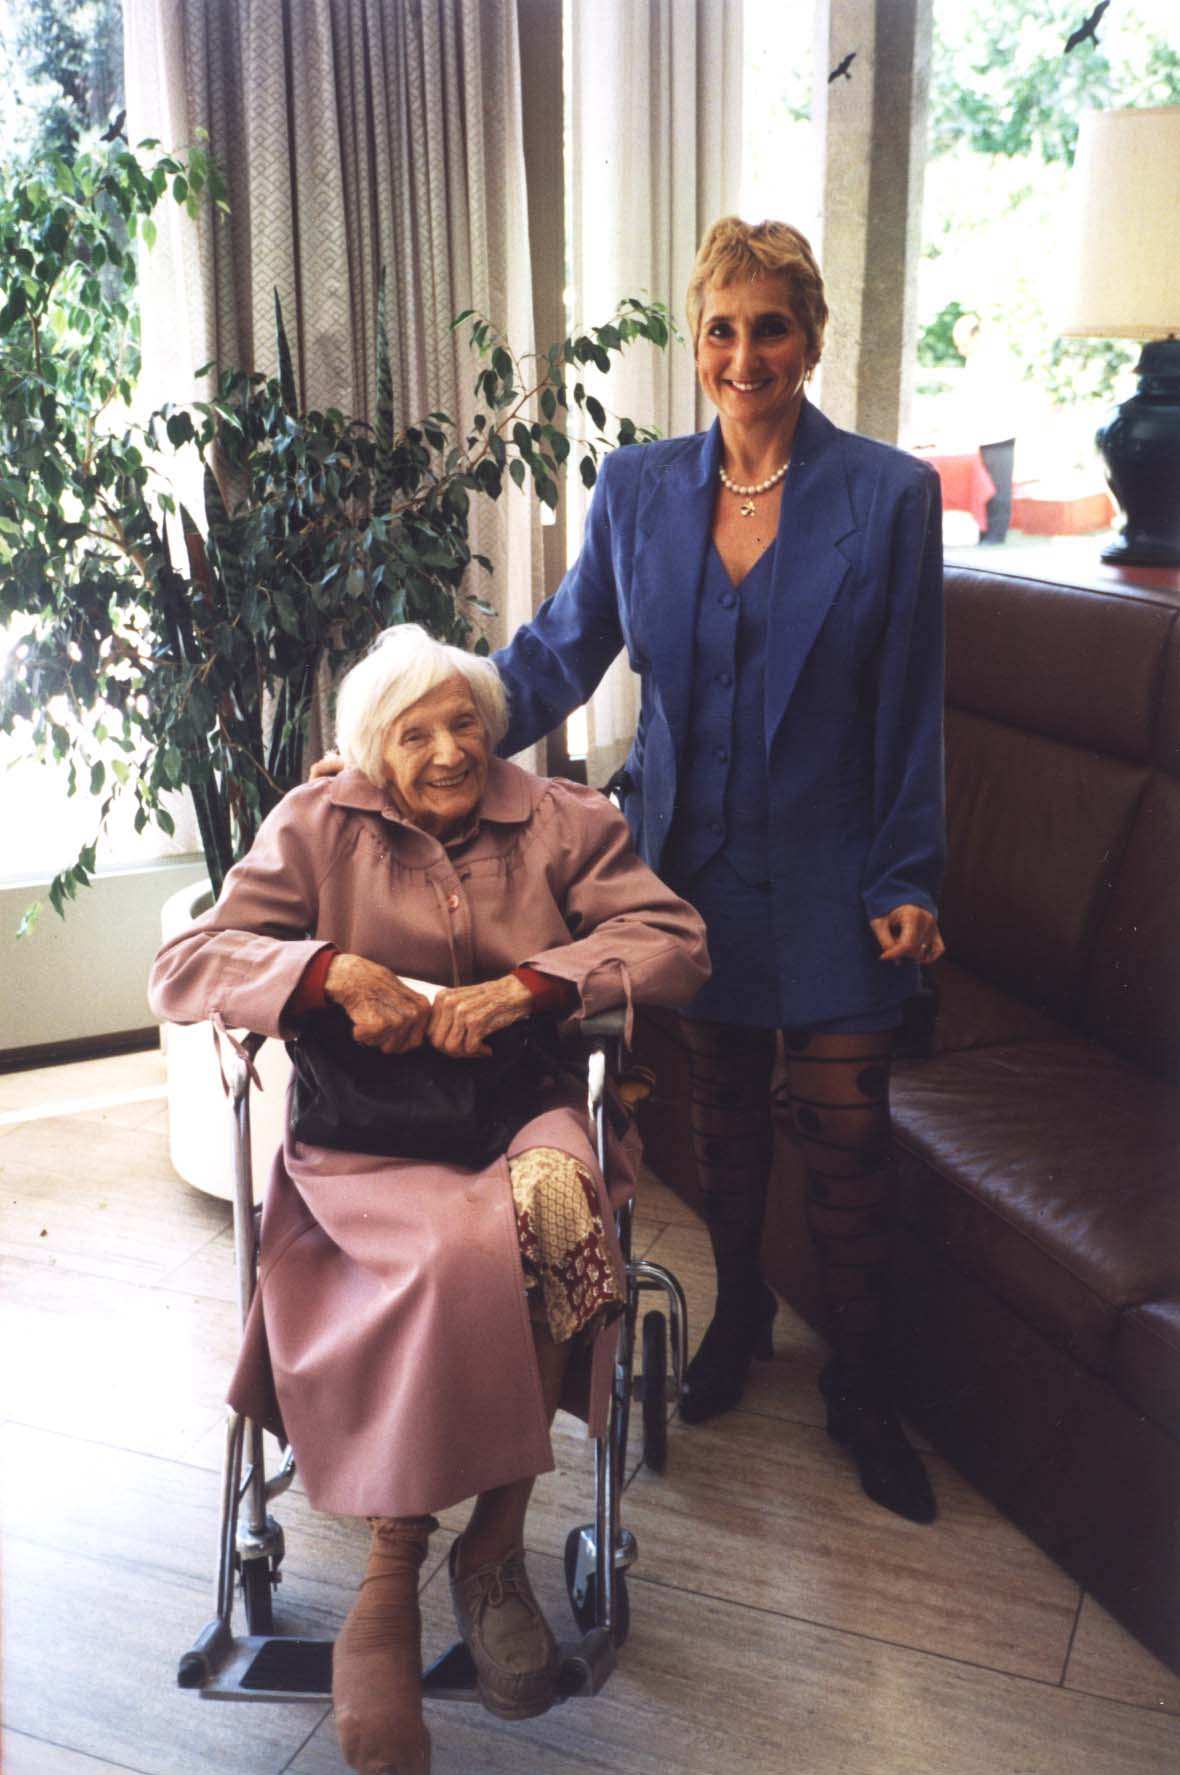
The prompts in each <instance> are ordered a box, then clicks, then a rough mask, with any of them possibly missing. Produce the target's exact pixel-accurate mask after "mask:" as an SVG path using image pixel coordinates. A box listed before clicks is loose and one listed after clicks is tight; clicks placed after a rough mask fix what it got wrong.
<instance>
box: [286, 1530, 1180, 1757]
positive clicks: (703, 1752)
mask: <svg viewBox="0 0 1180 1775" xmlns="http://www.w3.org/2000/svg"><path fill="white" fill-rule="evenodd" d="M530 1569H531V1571H532V1575H533V1582H534V1585H535V1586H536V1588H537V1591H538V1594H539V1596H540V1599H541V1601H542V1604H543V1606H544V1607H545V1609H546V1612H547V1613H548V1614H549V1617H550V1619H551V1620H552V1622H553V1624H554V1627H555V1629H556V1630H557V1631H558V1633H559V1634H561V1633H562V1632H563V1631H566V1630H568V1629H569V1619H568V1613H567V1612H566V1610H565V1605H564V1584H563V1581H562V1576H561V1572H560V1568H559V1566H558V1564H557V1562H556V1561H554V1560H542V1559H539V1558H535V1557H534V1558H532V1559H531V1560H530ZM631 1605H632V1617H631V1618H632V1631H631V1638H630V1640H629V1641H628V1643H627V1645H626V1646H625V1647H624V1648H623V1649H622V1651H621V1653H620V1657H619V1665H618V1669H617V1670H616V1671H615V1673H614V1675H613V1676H612V1677H611V1678H610V1680H609V1682H608V1684H607V1686H606V1687H605V1688H604V1689H603V1690H602V1692H601V1693H600V1694H599V1695H598V1696H596V1697H595V1698H594V1699H592V1700H580V1701H571V1702H568V1703H567V1704H566V1705H565V1706H563V1707H558V1708H554V1709H552V1710H551V1711H550V1712H549V1713H548V1714H546V1715H544V1716H543V1717H542V1718H541V1719H538V1720H529V1721H525V1722H522V1723H520V1724H507V1723H505V1722H503V1721H500V1720H496V1719H493V1718H492V1717H491V1716H490V1715H488V1714H486V1713H484V1712H482V1711H481V1710H479V1709H477V1708H475V1707H471V1706H468V1705H463V1704H459V1705H455V1704H451V1705H443V1704H436V1705H434V1706H429V1707H428V1709H427V1717H428V1722H429V1725H430V1728H431V1732H432V1735H433V1740H434V1762H433V1775H477V1772H478V1775H588V1772H594V1775H784V1771H798V1772H799V1775H997V1772H999V1771H1002V1772H1003V1775H1077V1772H1078V1771H1079V1770H1084V1771H1085V1772H1086V1775H1163V1772H1164V1771H1165V1770H1166V1769H1169V1768H1170V1767H1171V1766H1173V1763H1174V1759H1175V1757H1176V1756H1177V1754H1178V1753H1180V1726H1178V1724H1177V1722H1176V1721H1175V1720H1172V1719H1170V1718H1166V1717H1153V1716H1152V1715H1151V1714H1149V1713H1145V1712H1141V1711H1131V1710H1118V1711H1116V1710H1114V1709H1112V1708H1111V1707H1110V1706H1109V1705H1108V1704H1104V1703H1101V1702H1096V1701H1093V1700H1091V1699H1090V1698H1089V1697H1084V1696H1077V1695H1068V1694H1066V1693H1065V1692H1064V1691H1062V1690H1060V1689H1056V1688H1052V1687H1045V1686H1043V1685H1041V1684H1038V1683H1034V1682H1029V1681H1024V1680H1021V1679H1018V1678H1013V1677H1005V1676H1000V1675H997V1674H996V1673H994V1672H991V1671H985V1670H978V1669H975V1668H972V1667H970V1666H965V1665H961V1664H956V1663H955V1662H953V1661H952V1660H950V1659H947V1658H936V1657H928V1656H925V1655H923V1654H920V1653H916V1652H910V1651H905V1650H902V1649H900V1648H898V1647H895V1646H889V1645H882V1644H880V1643H878V1642H875V1641H873V1640H871V1639H866V1638H864V1637H861V1636H858V1635H856V1634H851V1633H839V1632H833V1631H831V1630H829V1629H824V1628H819V1627H814V1626H811V1625H809V1624H807V1623H803V1622H798V1621H789V1620H785V1619H783V1618H781V1617H776V1616H773V1615H761V1614H757V1613H754V1612H752V1611H750V1610H748V1609H744V1608H741V1607H739V1606H736V1605H734V1604H730V1603H724V1602H719V1601H717V1600H715V1599H713V1598H709V1597H705V1596H694V1595H689V1594H686V1593H683V1592H660V1590H659V1589H658V1587H656V1586H654V1585H651V1584H647V1583H644V1582H642V1581H640V1580H638V1579H635V1580H633V1581H632V1585H631ZM424 1615H425V1637H426V1640H427V1644H428V1646H430V1647H431V1649H441V1647H442V1646H443V1645H444V1644H445V1643H447V1642H448V1640H449V1638H450V1637H451V1627H450V1623H449V1607H448V1603H447V1599H446V1595H445V1585H444V1583H443V1581H442V1579H441V1577H440V1578H436V1579H435V1580H434V1582H433V1583H432V1584H431V1585H430V1586H429V1587H428V1588H427V1590H426V1593H425V1598H424ZM343 1770H344V1765H343V1763H342V1761H341V1759H340V1755H339V1752H338V1750H337V1747H336V1743H335V1734H334V1731H333V1728H332V1722H331V1720H326V1721H325V1722H324V1723H323V1724H322V1725H321V1726H320V1727H319V1728H318V1729H317V1731H316V1732H315V1734H314V1736H313V1737H312V1738H311V1740H310V1741H309V1743H308V1744H307V1745H306V1746H305V1747H304V1749H302V1750H301V1751H300V1752H299V1754H298V1755H297V1756H296V1757H295V1759H294V1761H293V1763H292V1765H291V1775H343Z"/></svg>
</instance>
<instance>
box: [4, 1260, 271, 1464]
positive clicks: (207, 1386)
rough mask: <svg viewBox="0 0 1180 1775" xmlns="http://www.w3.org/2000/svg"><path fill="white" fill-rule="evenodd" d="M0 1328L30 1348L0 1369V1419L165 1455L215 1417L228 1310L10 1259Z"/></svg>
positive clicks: (231, 1324) (233, 1340)
mask: <svg viewBox="0 0 1180 1775" xmlns="http://www.w3.org/2000/svg"><path fill="white" fill-rule="evenodd" d="M0 1332H2V1336H3V1343H4V1347H5V1348H6V1349H10V1350H11V1349H17V1350H24V1351H28V1352H35V1353H36V1354H35V1360H29V1361H23V1362H11V1361H10V1362H8V1363H6V1364H5V1365H4V1366H3V1369H2V1370H0V1401H2V1406H0V1409H2V1412H3V1415H4V1416H5V1417H6V1418H10V1419H12V1420H13V1421H14V1422H16V1423H22V1424H30V1425H34V1426H38V1427H41V1428H44V1429H52V1428H56V1427H63V1426H65V1427H68V1428H69V1429H70V1431H71V1432H72V1433H73V1434H75V1435H77V1436H79V1437H81V1438H83V1439H85V1440H88V1441H92V1442H102V1443H107V1444H113V1445H117V1446H120V1447H125V1448H132V1449H136V1450H139V1451H142V1452H143V1453H147V1454H158V1455H167V1456H176V1455H180V1454H182V1453H183V1452H184V1451H185V1449H186V1448H187V1447H189V1446H190V1445H191V1444H192V1443H193V1442H195V1441H196V1439H197V1438H198V1437H199V1436H201V1435H202V1434H203V1433H204V1432H205V1431H207V1430H208V1429H209V1428H210V1426H211V1425H213V1424H215V1423H217V1422H218V1421H219V1420H220V1419H221V1417H222V1414H223V1411H224V1405H223V1401H224V1398H225V1386H226V1381H227V1379H228V1376H229V1374H230V1370H231V1367H232V1364H233V1361H234V1358H235V1356H236V1354H237V1346H238V1332H237V1319H236V1314H235V1312H234V1309H233V1308H232V1307H230V1306H229V1305H228V1304H227V1303H224V1302H221V1301H213V1300H208V1299H204V1298H202V1297H201V1296H199V1295H187V1294H181V1293H178V1292H176V1291H174V1290H169V1289H164V1288H151V1287H143V1286H136V1285H132V1284H129V1283H127V1282H125V1281H121V1280H114V1279H111V1278H109V1277H102V1276H83V1275H80V1274H78V1273H77V1272H74V1271H71V1270H69V1269H67V1268H65V1267H64V1266H63V1265H60V1264H59V1265H50V1264H44V1263H35V1262H30V1261H27V1260H23V1259H20V1258H12V1257H5V1258H0Z"/></svg>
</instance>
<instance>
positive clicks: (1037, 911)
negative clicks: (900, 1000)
mask: <svg viewBox="0 0 1180 1775" xmlns="http://www.w3.org/2000/svg"><path fill="white" fill-rule="evenodd" d="M1141 577H1148V578H1150V577H1155V578H1156V579H1157V580H1158V581H1162V582H1163V583H1162V584H1160V585H1158V586H1157V588H1156V589H1151V588H1150V587H1145V586H1142V585H1141V586H1128V585H1120V584H1117V583H1111V584H1109V585H1104V586H1102V587H1101V589H1099V588H1098V587H1092V588H1090V589H1074V588H1070V587H1066V586H1061V585H1055V584H1048V583H1045V582H1042V581H1037V580H1030V579H1019V578H1014V577H1007V576H1004V575H1003V574H1000V573H993V572H986V573H985V572H973V571H966V570H962V569H958V570H948V573H947V578H946V589H947V621H948V674H947V772H948V776H947V783H948V814H949V832H950V860H949V867H948V872H947V880H946V887H945V893H944V899H943V930H944V934H945V936H946V941H947V949H948V959H947V960H946V961H945V962H943V963H941V964H940V965H939V967H938V968H937V969H936V970H935V976H936V979H937V983H938V987H939V993H940V1001H941V1002H940V1015H939V1019H938V1026H937V1032H936V1039H935V1052H934V1054H933V1056H932V1057H931V1058H928V1059H925V1060H922V1061H907V1062H904V1063H902V1064H901V1065H899V1067H898V1069H897V1074H896V1083H895V1091H894V1124H895V1131H896V1144H897V1150H898V1162H899V1168H900V1174H901V1191H902V1220H903V1226H902V1233H901V1237H900V1242H899V1251H898V1266H899V1279H900V1283H901V1286H900V1288H899V1291H898V1298H899V1308H900V1310H899V1338H898V1350H897V1361H898V1366H899V1374H900V1384H901V1388H902V1397H903V1403H904V1405H905V1408H906V1410H907V1412H908V1414H909V1416H910V1417H911V1418H912V1420H913V1421H914V1422H915V1423H916V1424H917V1425H919V1426H920V1428H921V1429H922V1430H923V1431H924V1432H925V1433H926V1434H927V1435H928V1436H929V1437H930V1438H931V1440H932V1442H933V1443H934V1445H935V1446H936V1447H937V1448H938V1449H939V1450H940V1451H941V1452H942V1453H943V1454H945V1455H947V1456H948V1457H949V1458H950V1459H951V1460H952V1461H953V1462H954V1463H955V1464H956V1465H957V1466H958V1467H959V1468H960V1470H961V1471H962V1472H963V1473H964V1474H965V1475H966V1476H967V1477H968V1478H969V1479H970V1480H971V1481H972V1482H973V1483H974V1484H975V1485H977V1486H978V1487H979V1488H980V1490H982V1491H983V1492H984V1493H985V1494H986V1495H987V1496H988V1497H990V1498H991V1499H992V1500H993V1501H994V1502H995V1503H996V1504H997V1505H998V1506H999V1507H1000V1508H1001V1509H1003V1510H1004V1511H1005V1512H1006V1513H1007V1514H1008V1515H1009V1516H1010V1517H1011V1518H1012V1520H1013V1521H1014V1522H1016V1523H1017V1524H1018V1525H1019V1526H1020V1527H1021V1528H1022V1529H1024V1530H1025V1531H1026V1532H1027V1533H1028V1534H1029V1535H1030V1536H1031V1537H1032V1538H1033V1540H1035V1541H1036V1542H1037V1543H1038V1544H1039V1545H1040V1546H1041V1547H1043V1548H1044V1549H1045V1550H1046V1552H1048V1553H1049V1554H1051V1555H1052V1556H1053V1557H1054V1558H1055V1559H1057V1560H1058V1561H1059V1562H1060V1563H1061V1565H1063V1566H1064V1567H1065V1569H1066V1570H1067V1571H1069V1572H1070V1573H1071V1574H1072V1575H1073V1576H1074V1577H1075V1578H1076V1579H1077V1580H1079V1582H1081V1583H1082V1584H1083V1585H1085V1587H1086V1588H1087V1589H1088V1590H1090V1591H1091V1592H1092V1593H1093V1594H1094V1595H1095V1597H1097V1599H1098V1600H1099V1602H1101V1603H1102V1604H1103V1605H1104V1606H1105V1607H1106V1608H1108V1609H1109V1610H1110V1611H1111V1612H1112V1613H1113V1614H1114V1615H1116V1616H1117V1617H1118V1619H1119V1620H1121V1621H1122V1622H1123V1623H1124V1625H1125V1626H1126V1627H1128V1628H1129V1629H1130V1631H1131V1632H1132V1633H1134V1634H1136V1635H1137V1636H1138V1637H1139V1638H1140V1639H1142V1640H1143V1641H1144V1643H1145V1644H1146V1645H1148V1646H1150V1647H1151V1649H1152V1650H1153V1651H1154V1652H1156V1653H1157V1654H1158V1656H1159V1657H1161V1658H1163V1659H1164V1660H1165V1661H1166V1662H1167V1663H1169V1664H1170V1665H1172V1666H1173V1668H1175V1669H1178V1670H1180V1090H1178V1089H1177V1085H1178V1082H1180V895H1178V893H1177V879H1178V877H1180V593H1178V592H1177V591H1176V590H1174V589H1172V590H1170V589H1168V585H1167V576H1164V575H1156V576H1141ZM643 1039H644V1044H645V1047H646V1050H647V1054H648V1057H649V1059H650V1060H651V1061H652V1063H653V1064H654V1065H655V1066H656V1067H657V1068H658V1069H659V1072H660V1085H661V1089H660V1093H659V1097H660V1101H661V1103H662V1105H663V1107H662V1108H661V1107H660V1106H659V1105H658V1104H657V1105H656V1106H655V1107H653V1108H652V1109H650V1111H649V1113H648V1116H647V1125H646V1130H645V1133H646V1139H647V1147H648V1158H649V1161H650V1162H651V1163H652V1164H653V1165H654V1167H655V1169H656V1170H657V1171H659V1172H660V1173H661V1175H663V1176H664V1177H665V1178H666V1179H667V1181H668V1182H670V1183H671V1184H672V1185H673V1186H674V1187H676V1188H677V1189H679V1190H680V1191H681V1193H682V1194H684V1195H685V1196H686V1197H687V1198H688V1199H689V1200H695V1180H694V1179H693V1176H692V1165H691V1160H690V1155H689V1151H688V1143H687V1132H686V1128H685V1126H684V1120H683V1110H682V1109H681V1108H680V1107H678V1104H682V1103H683V1101H684V1089H683V1087H684V1054H683V1050H682V1048H681V1046H680V1043H679V1041H678V1039H677V1034H676V1027H675V1020H674V1019H671V1018H660V1019H658V1020H652V1021H649V1023H648V1025H647V1027H646V1031H645V1035H644V1038H643ZM772 1202H773V1206H772V1210H771V1214H770V1218H769V1222H768V1227H767V1238H766V1264H767V1273H768V1275H769V1276H770V1279H771V1281H772V1282H773V1283H774V1284H775V1286H776V1287H777V1288H779V1290H780V1291H781V1292H782V1293H783V1294H785V1295H786V1296H787V1298H788V1299H789V1300H790V1301H791V1302H792V1303H793V1304H794V1305H795V1306H797V1307H798V1308H799V1310H800V1311H801V1312H802V1313H803V1314H804V1315H805V1316H806V1317H808V1318H810V1319H812V1320H813V1321H816V1322H818V1320H819V1310H818V1293H817V1287H816V1278H815V1273H814V1268H813V1261H812V1256H811V1252H810V1249H809V1245H808V1241H807V1237H806V1233H805V1230H804V1213H803V1185H802V1173H801V1168H800V1165H799V1163H798V1158H797V1155H796V1154H795V1152H794V1150H793V1148H792V1147H791V1144H790V1137H789V1130H788V1129H787V1128H785V1127H784V1128H782V1129H780V1139H779V1141H778V1151H777V1156H776V1177H775V1180H774V1187H773V1189H772Z"/></svg>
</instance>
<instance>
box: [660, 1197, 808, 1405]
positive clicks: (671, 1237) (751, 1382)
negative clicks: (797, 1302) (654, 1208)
mask: <svg viewBox="0 0 1180 1775" xmlns="http://www.w3.org/2000/svg"><path fill="white" fill-rule="evenodd" d="M644 1255H645V1256H647V1257H649V1258H651V1259H652V1260H653V1261H654V1262H656V1263H660V1264H663V1265H664V1266H665V1267H666V1268H667V1269H670V1270H671V1271H672V1272H673V1274H674V1275H675V1276H677V1277H678V1279H679V1281H680V1285H681V1287H682V1288H683V1289H684V1292H685V1295H686V1297H687V1300H688V1341H689V1349H690V1351H693V1350H695V1349H696V1348H697V1345H698V1344H699V1343H700V1341H701V1338H702V1337H703V1336H704V1334H705V1327H706V1326H707V1325H708V1323H709V1320H710V1319H711V1318H712V1316H713V1303H714V1301H715V1299H716V1296H717V1277H716V1270H715V1269H714V1265H713V1251H712V1247H711V1246H710V1244H709V1235H708V1233H707V1232H706V1231H705V1229H704V1227H702V1226H701V1225H700V1223H699V1222H698V1223H697V1225H695V1226H682V1225H672V1226H668V1227H666V1228H665V1229H664V1231H663V1232H662V1233H661V1234H660V1236H659V1238H658V1239H656V1240H655V1242H654V1243H653V1244H652V1245H651V1247H650V1248H649V1249H648V1251H647V1252H645V1254H644ZM774 1351H775V1353H774V1360H773V1361H772V1362H760V1361H756V1362H754V1363H752V1364H751V1367H750V1374H749V1379H748V1381H747V1384H746V1391H745V1393H744V1395H743V1398H742V1404H743V1407H745V1408H747V1409H749V1410H752V1411H761V1412H765V1413H767V1414H768V1415H769V1416H772V1417H782V1418H790V1419H793V1420H795V1421H797V1422H800V1423H806V1424H822V1423H823V1421H824V1411H823V1404H822V1401H821V1400H820V1397H819V1394H818V1393H817V1391H816V1383H817V1380H818V1378H819V1371H820V1369H821V1368H822V1367H823V1364H824V1361H825V1359H826V1353H825V1350H824V1345H823V1341H822V1339H820V1338H819V1337H817V1336H816V1334H815V1332H813V1331H812V1330H811V1328H810V1326H808V1325H806V1324H805V1323H804V1321H803V1320H802V1319H800V1318H799V1316H798V1314H797V1313H794V1312H793V1311H792V1310H791V1308H790V1307H789V1306H787V1305H786V1303H785V1302H780V1305H779V1311H778V1316H777V1318H776V1319H775V1323H774Z"/></svg>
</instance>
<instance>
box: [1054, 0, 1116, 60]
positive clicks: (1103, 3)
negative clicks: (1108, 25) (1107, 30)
mask: <svg viewBox="0 0 1180 1775" xmlns="http://www.w3.org/2000/svg"><path fill="white" fill-rule="evenodd" d="M1109 5H1110V0H1099V3H1098V5H1097V6H1096V7H1095V8H1094V10H1093V12H1092V13H1091V14H1090V16H1089V18H1088V19H1087V20H1086V21H1085V23H1084V24H1081V25H1079V26H1078V27H1077V29H1076V31H1071V32H1070V34H1069V36H1068V38H1067V39H1066V43H1065V54H1066V55H1068V54H1069V52H1070V50H1071V49H1076V48H1077V46H1078V44H1079V43H1085V42H1086V40H1087V38H1088V39H1089V40H1090V42H1091V43H1092V44H1093V45H1094V47H1095V49H1097V47H1098V26H1099V23H1100V22H1101V19H1102V15H1103V13H1104V12H1105V11H1106V9H1107V7H1108V6H1109Z"/></svg>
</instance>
